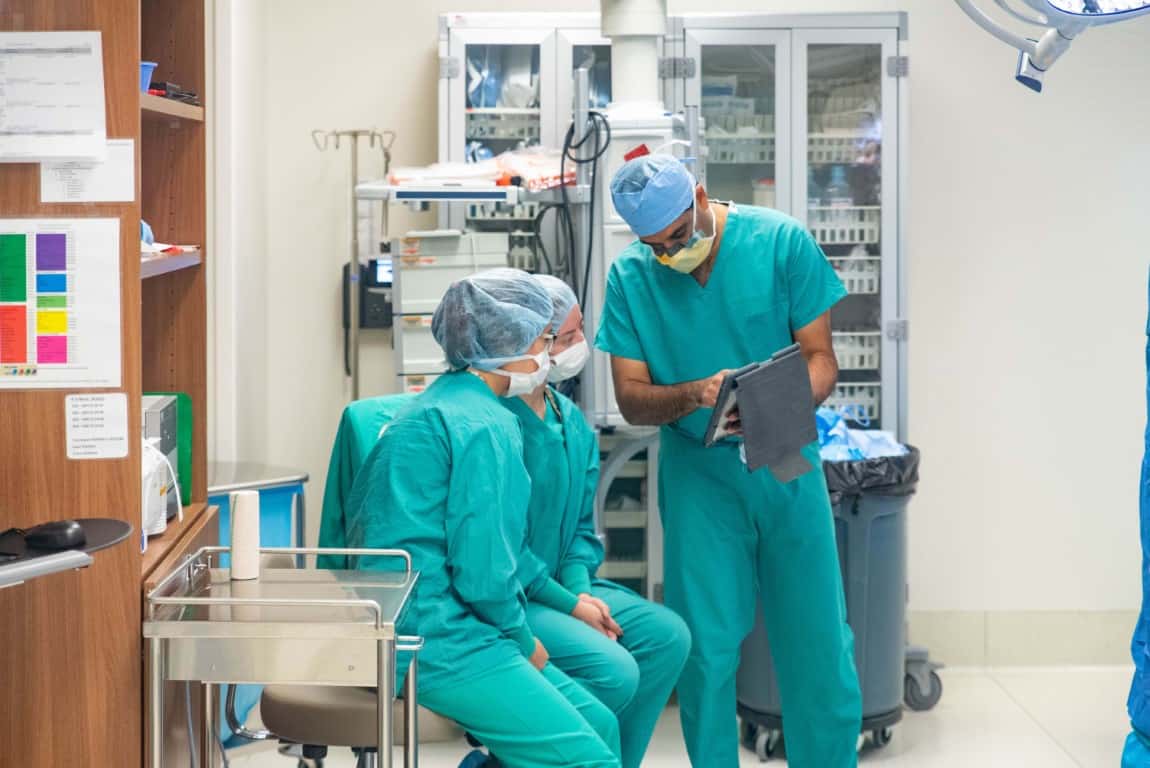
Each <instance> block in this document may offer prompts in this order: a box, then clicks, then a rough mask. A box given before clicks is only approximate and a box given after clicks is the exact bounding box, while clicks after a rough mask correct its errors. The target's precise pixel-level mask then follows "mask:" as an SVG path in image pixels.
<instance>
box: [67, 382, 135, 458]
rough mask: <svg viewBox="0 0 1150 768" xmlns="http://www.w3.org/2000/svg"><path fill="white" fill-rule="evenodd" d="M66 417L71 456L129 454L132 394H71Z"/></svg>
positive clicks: (89, 456) (91, 456)
mask: <svg viewBox="0 0 1150 768" xmlns="http://www.w3.org/2000/svg"><path fill="white" fill-rule="evenodd" d="M64 411H65V414H64V419H65V422H66V428H67V435H68V458H69V459H123V458H125V457H126V456H127V455H128V396H127V395H126V394H124V393H123V392H115V393H112V394H110V395H68V396H67V397H65V398H64Z"/></svg>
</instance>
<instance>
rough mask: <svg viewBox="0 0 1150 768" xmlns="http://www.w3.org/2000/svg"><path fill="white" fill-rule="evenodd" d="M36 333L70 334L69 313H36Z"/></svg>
mask: <svg viewBox="0 0 1150 768" xmlns="http://www.w3.org/2000/svg"><path fill="white" fill-rule="evenodd" d="M36 332H37V333H67V332H68V313H67V312H37V313H36Z"/></svg>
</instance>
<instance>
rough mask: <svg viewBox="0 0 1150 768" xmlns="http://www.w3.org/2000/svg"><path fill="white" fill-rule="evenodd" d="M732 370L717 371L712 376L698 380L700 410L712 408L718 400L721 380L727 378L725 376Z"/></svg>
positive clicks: (721, 385)
mask: <svg viewBox="0 0 1150 768" xmlns="http://www.w3.org/2000/svg"><path fill="white" fill-rule="evenodd" d="M731 370H732V369H730V368H726V369H724V370H721V371H719V372H718V373H716V374H715V375H714V376H710V377H708V378H706V379H700V380H699V384H700V391H699V407H700V408H714V407H715V403H716V402H718V400H719V390H720V389H722V387H723V379H725V378H727V374H728V373H730V372H731Z"/></svg>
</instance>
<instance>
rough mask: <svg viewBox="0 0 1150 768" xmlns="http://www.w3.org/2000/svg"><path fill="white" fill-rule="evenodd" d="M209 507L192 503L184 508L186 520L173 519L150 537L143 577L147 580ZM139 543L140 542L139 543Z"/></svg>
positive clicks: (142, 567) (198, 502) (143, 561)
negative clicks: (160, 531) (163, 528)
mask: <svg viewBox="0 0 1150 768" xmlns="http://www.w3.org/2000/svg"><path fill="white" fill-rule="evenodd" d="M207 507H208V505H207V504H205V503H204V502H202V501H197V502H192V503H191V504H189V505H188V506H186V507H184V519H183V520H180V519H179V518H178V517H173V518H172V519H171V520H169V521H168V527H167V529H165V530H164V532H163V533H161V534H160V535H158V536H149V537H148V551H147V552H145V553H144V554H143V557H142V558H141V560H142V565H141V571H140V573H141V575H142V576H143V577H145V578H147V577H148V576H149V575H150V574H151V573H152V571H153V570H155V568H156V566H157V565H158V564H159V563H160V561H161V560H163V559H164V558H165V557H166V556H167V554H168V553H169V552H171V551H172V547H174V546H176V545H177V544H179V543H180V539H182V538H183V537H184V533H185V532H186V531H187V530H189V529H190V528H191V527H192V526H194V525H195V523H196V521H197V520H198V519H199V518H200V515H202V514H203V513H204V511H205V510H206V509H207ZM137 543H138V542H137Z"/></svg>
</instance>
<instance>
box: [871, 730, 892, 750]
mask: <svg viewBox="0 0 1150 768" xmlns="http://www.w3.org/2000/svg"><path fill="white" fill-rule="evenodd" d="M893 736H894V731H892V730H891V729H890V728H876V729H874V730H873V731H871V733H870V738H871V741H872V742H874V745H875V747H876V748H878V749H882V748H883V747H885V746H886V745H887V744H890V740H891V738H892V737H893Z"/></svg>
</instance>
